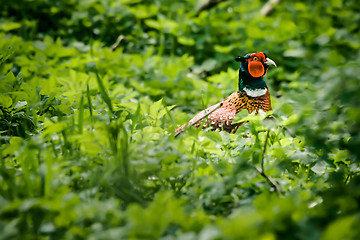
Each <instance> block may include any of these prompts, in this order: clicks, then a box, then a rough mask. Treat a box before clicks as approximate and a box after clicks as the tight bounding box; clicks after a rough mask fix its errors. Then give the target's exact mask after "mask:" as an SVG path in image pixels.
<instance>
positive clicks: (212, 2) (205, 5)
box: [196, 0, 226, 16]
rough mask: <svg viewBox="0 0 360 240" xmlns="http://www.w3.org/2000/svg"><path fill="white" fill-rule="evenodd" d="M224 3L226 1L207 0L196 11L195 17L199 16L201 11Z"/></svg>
mask: <svg viewBox="0 0 360 240" xmlns="http://www.w3.org/2000/svg"><path fill="white" fill-rule="evenodd" d="M225 1H226V0H208V1H206V2H204V3H203V4H202V5H201V6H200V7H199V9H198V10H197V13H196V16H199V15H200V13H201V12H202V11H205V10H208V9H211V8H213V7H215V6H216V5H218V4H219V3H221V2H225Z"/></svg>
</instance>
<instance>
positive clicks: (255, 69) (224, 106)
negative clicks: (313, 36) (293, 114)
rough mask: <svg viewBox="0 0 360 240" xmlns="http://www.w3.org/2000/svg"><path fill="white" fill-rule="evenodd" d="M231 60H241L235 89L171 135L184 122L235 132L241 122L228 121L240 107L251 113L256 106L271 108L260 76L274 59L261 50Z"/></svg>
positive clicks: (183, 128)
mask: <svg viewBox="0 0 360 240" xmlns="http://www.w3.org/2000/svg"><path fill="white" fill-rule="evenodd" d="M235 61H237V62H241V64H240V69H239V90H238V91H237V92H234V93H232V94H231V95H230V96H229V97H227V98H226V99H225V100H223V101H222V102H220V103H217V104H215V105H213V106H211V107H209V108H207V109H205V110H203V111H201V112H199V113H198V114H197V115H195V117H194V118H193V119H191V120H190V121H189V122H188V123H187V124H184V125H182V126H181V127H179V128H178V129H176V130H175V136H177V135H179V134H180V133H181V132H183V131H184V130H185V127H186V126H194V127H200V126H203V127H204V128H206V127H208V125H209V124H210V126H211V127H212V129H213V130H217V129H219V130H224V131H226V132H229V133H235V132H236V131H237V129H238V128H239V126H241V124H242V123H235V124H232V122H233V121H234V119H235V115H236V114H237V113H239V112H240V111H241V110H243V109H247V110H248V112H249V113H252V112H253V111H255V114H257V113H258V111H259V110H260V109H261V110H263V111H264V112H266V111H269V110H271V101H270V93H269V89H268V87H267V85H266V83H265V81H264V79H263V76H264V75H265V74H266V72H267V70H268V67H269V66H271V65H272V66H275V67H276V64H275V62H274V61H273V60H271V59H270V58H268V57H267V55H266V54H265V53H262V52H258V53H250V54H247V55H245V56H244V57H237V58H235Z"/></svg>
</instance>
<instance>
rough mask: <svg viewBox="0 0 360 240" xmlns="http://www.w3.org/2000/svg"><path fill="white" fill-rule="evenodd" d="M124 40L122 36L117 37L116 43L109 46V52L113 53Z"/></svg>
mask: <svg viewBox="0 0 360 240" xmlns="http://www.w3.org/2000/svg"><path fill="white" fill-rule="evenodd" d="M124 39H125V36H124V35H119V36H118V38H117V39H116V42H115V43H114V44H113V45H112V46H111V48H110V51H111V52H113V51H115V50H116V49H117V47H118V46H119V45H120V43H121V42H122V41H123V40H124Z"/></svg>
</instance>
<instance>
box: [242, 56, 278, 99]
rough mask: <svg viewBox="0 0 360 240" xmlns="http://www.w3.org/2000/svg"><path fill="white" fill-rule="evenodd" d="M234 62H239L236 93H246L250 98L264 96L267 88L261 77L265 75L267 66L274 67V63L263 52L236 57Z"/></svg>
mask: <svg viewBox="0 0 360 240" xmlns="http://www.w3.org/2000/svg"><path fill="white" fill-rule="evenodd" d="M235 61H237V62H241V64H240V69H239V90H238V92H246V94H247V95H248V96H250V97H259V96H262V95H264V94H265V93H266V92H267V86H266V83H265V81H264V79H263V78H262V77H263V76H264V75H265V74H266V72H267V70H268V68H269V66H275V67H276V63H275V62H274V61H273V60H271V59H270V58H268V57H267V55H266V54H265V53H263V52H258V53H250V54H247V55H245V56H244V57H237V58H235Z"/></svg>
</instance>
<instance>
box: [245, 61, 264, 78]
mask: <svg viewBox="0 0 360 240" xmlns="http://www.w3.org/2000/svg"><path fill="white" fill-rule="evenodd" d="M248 70H249V73H250V75H251V76H253V77H254V78H258V77H261V76H263V75H264V74H265V68H264V65H263V64H262V62H260V61H254V60H250V61H249V64H248Z"/></svg>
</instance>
